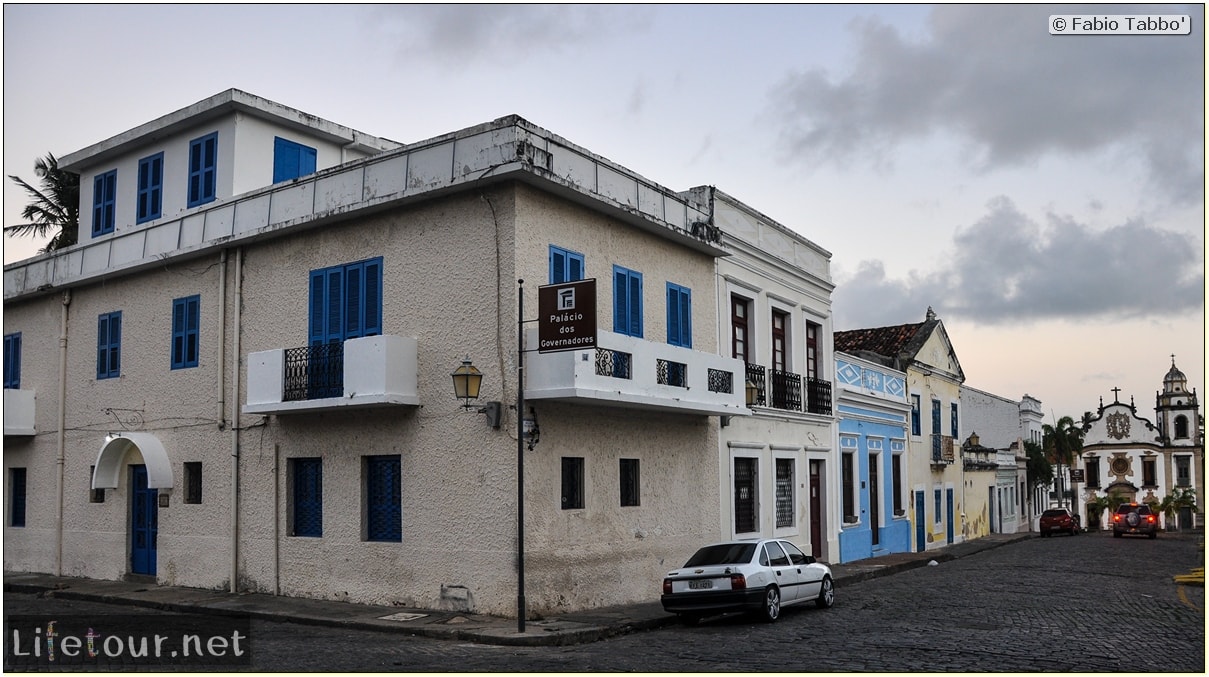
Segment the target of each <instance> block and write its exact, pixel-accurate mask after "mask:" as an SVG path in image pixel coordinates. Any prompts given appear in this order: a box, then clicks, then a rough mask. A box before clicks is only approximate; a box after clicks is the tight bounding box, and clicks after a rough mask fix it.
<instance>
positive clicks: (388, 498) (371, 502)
mask: <svg viewBox="0 0 1209 677" xmlns="http://www.w3.org/2000/svg"><path fill="white" fill-rule="evenodd" d="M399 466H400V464H399V457H398V456H367V457H366V459H365V474H366V490H367V493H368V496H367V497H366V499H367V500H366V504H367V510H366V513H367V517H368V524H367V525H366V538H367V539H368V540H371V541H396V542H397V541H400V540H402V525H403V520H402V503H403V497H402V492H401V490H400V485H401V481H400V480H401V477H400V476H401V473H400V467H399Z"/></svg>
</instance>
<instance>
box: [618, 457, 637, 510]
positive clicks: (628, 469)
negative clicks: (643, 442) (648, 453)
mask: <svg viewBox="0 0 1209 677" xmlns="http://www.w3.org/2000/svg"><path fill="white" fill-rule="evenodd" d="M620 466H621V467H620V479H621V505H622V507H626V506H636V505H640V502H639V495H638V486H639V484H638V481H639V475H638V459H636V458H623V459H621V462H620Z"/></svg>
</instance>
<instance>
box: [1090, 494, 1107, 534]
mask: <svg viewBox="0 0 1209 677" xmlns="http://www.w3.org/2000/svg"><path fill="white" fill-rule="evenodd" d="M1110 503H1111V501H1109V499H1108V497H1107V496H1103V495H1100V494H1096V495H1095V496H1094V497H1092V498H1090V499H1088V500H1087V528H1088V529H1099V528H1100V518H1101V517H1103V516H1104V511H1105V510H1107V509H1108V508H1109V505H1110Z"/></svg>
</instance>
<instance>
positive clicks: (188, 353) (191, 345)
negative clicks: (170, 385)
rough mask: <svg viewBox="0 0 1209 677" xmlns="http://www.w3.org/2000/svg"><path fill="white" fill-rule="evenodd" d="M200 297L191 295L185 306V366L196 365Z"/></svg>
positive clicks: (199, 338)
mask: <svg viewBox="0 0 1209 677" xmlns="http://www.w3.org/2000/svg"><path fill="white" fill-rule="evenodd" d="M200 324H201V297H200V296H193V297H191V298H189V299H188V300H187V301H186V307H185V366H188V367H196V366H197V360H198V355H197V352H198V344H199V343H200V341H201V327H200Z"/></svg>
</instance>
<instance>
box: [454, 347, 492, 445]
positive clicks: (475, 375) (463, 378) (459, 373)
mask: <svg viewBox="0 0 1209 677" xmlns="http://www.w3.org/2000/svg"><path fill="white" fill-rule="evenodd" d="M450 376H452V377H453V393H454V396H456V397H457V398H458V399H459V400H462V408H463V409H465V410H467V411H469V410H470V409H472V408H473V407H474V405H473V402H474V400H477V399H478V398H479V388H480V386H482V384H483V373H482V372H480V371H479V370H478V369H477V368H475V366H474V364H472V363H471V362H470V356H469V355H467V356H466V359H464V360H462V366H460V367H458V368H457V369H454V370H453V373H451V374H450ZM476 411H477V413H480V414H486V415H487V425H489V426H491V427H492V428H499V427H500V415H501V407H500V403H499V402H487V403H485V404H484V405H483V406H482V407H480V408H478V409H477V410H476Z"/></svg>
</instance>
